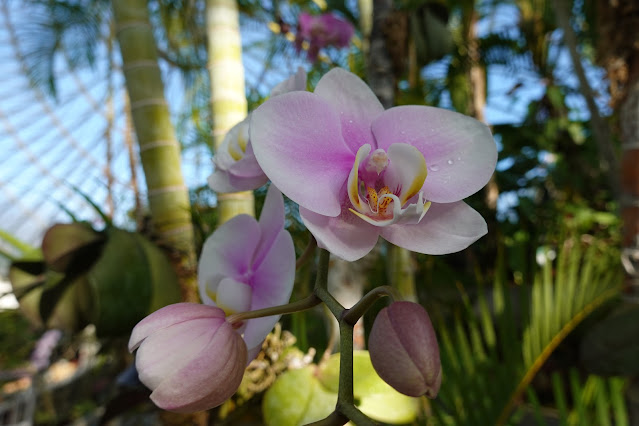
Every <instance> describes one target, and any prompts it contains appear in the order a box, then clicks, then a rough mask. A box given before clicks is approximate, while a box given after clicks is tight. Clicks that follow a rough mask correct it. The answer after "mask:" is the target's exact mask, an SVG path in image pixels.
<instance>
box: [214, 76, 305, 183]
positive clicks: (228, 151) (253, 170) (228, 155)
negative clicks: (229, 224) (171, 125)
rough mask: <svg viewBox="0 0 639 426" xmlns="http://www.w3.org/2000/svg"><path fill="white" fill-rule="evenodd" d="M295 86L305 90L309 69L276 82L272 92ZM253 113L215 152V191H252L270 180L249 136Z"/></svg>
mask: <svg viewBox="0 0 639 426" xmlns="http://www.w3.org/2000/svg"><path fill="white" fill-rule="evenodd" d="M294 90H306V72H305V71H304V69H303V68H301V67H300V68H299V69H298V70H297V72H296V73H295V75H293V76H291V77H290V78H288V79H287V80H285V81H283V82H281V83H280V84H278V85H277V86H275V87H274V88H273V90H272V91H271V96H277V95H280V94H282V93H287V92H291V91H294ZM250 117H251V116H250V115H249V116H248V117H246V118H245V119H244V120H242V121H240V122H239V123H237V124H236V125H235V126H233V127H232V128H231V130H229V132H228V133H227V134H226V136H225V137H224V140H223V141H222V145H221V146H220V148H219V149H218V150H217V152H216V153H215V157H214V158H213V162H214V163H215V171H214V172H213V174H212V175H211V176H209V178H208V184H209V186H210V187H211V188H212V189H213V190H214V191H217V192H237V191H251V190H253V189H256V188H259V187H260V186H262V185H264V184H265V183H266V182H268V178H267V177H266V175H265V174H264V172H263V171H262V169H261V168H260V165H259V164H258V163H257V160H255V154H254V153H253V148H252V146H251V141H250V140H249V121H250Z"/></svg>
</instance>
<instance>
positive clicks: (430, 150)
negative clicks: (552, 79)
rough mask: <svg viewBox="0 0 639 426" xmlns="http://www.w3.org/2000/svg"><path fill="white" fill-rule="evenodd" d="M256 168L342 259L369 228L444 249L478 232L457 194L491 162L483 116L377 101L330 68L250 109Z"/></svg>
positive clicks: (493, 154) (358, 248) (362, 248)
mask: <svg viewBox="0 0 639 426" xmlns="http://www.w3.org/2000/svg"><path fill="white" fill-rule="evenodd" d="M250 138H251V141H252V142H253V149H254V151H255V157H256V159H257V161H258V162H259V164H260V166H261V167H262V170H264V172H265V173H266V175H267V176H268V177H269V178H270V179H271V181H272V182H273V183H274V184H275V185H277V187H278V188H279V189H280V190H281V191H282V192H283V193H284V194H286V196H288V197H289V198H291V199H292V200H293V201H295V202H297V203H298V204H299V205H300V215H301V217H302V219H303V221H304V223H305V224H306V226H307V227H308V229H309V230H310V231H311V232H312V233H313V235H314V236H315V238H316V239H317V242H318V244H319V246H320V247H322V248H325V249H327V250H329V251H330V252H332V253H333V254H335V255H337V256H339V257H341V258H343V259H346V260H350V261H352V260H356V259H359V258H361V257H363V256H364V255H366V254H367V253H368V252H369V251H370V250H371V249H372V248H373V247H374V246H375V244H376V242H377V239H378V236H380V235H381V236H382V237H383V238H384V239H386V240H387V241H390V242H391V243H393V244H395V245H398V246H400V247H404V248H407V249H409V250H412V251H416V252H419V253H426V254H445V253H453V252H456V251H459V250H462V249H464V248H466V247H467V246H468V245H470V244H471V243H473V242H474V241H476V240H477V239H479V238H480V237H481V236H483V235H484V234H486V232H487V227H486V222H485V221H484V219H483V218H482V217H481V215H479V213H477V212H476V211H475V210H473V209H472V208H471V207H469V206H468V205H467V204H466V203H464V202H463V201H461V200H462V199H464V198H466V197H468V196H470V195H471V194H474V193H475V192H477V191H478V190H479V189H481V188H482V187H483V186H484V185H485V184H486V182H488V179H489V178H490V176H491V175H492V173H493V171H494V169H495V165H496V162H497V150H496V146H495V142H494V140H493V137H492V135H491V133H490V130H489V129H488V127H487V126H485V125H484V124H482V123H480V122H479V121H477V120H474V119H472V118H470V117H467V116H464V115H461V114H458V113H456V112H452V111H448V110H444V109H440V108H433V107H426V106H399V107H395V108H390V109H388V110H386V111H385V110H384V108H383V107H382V105H381V104H380V102H379V101H378V99H377V97H376V96H375V95H374V93H373V92H372V91H371V90H370V89H369V88H368V86H367V85H366V84H365V83H364V82H363V81H362V80H360V79H359V78H358V77H357V76H355V75H354V74H351V73H349V72H347V71H345V70H342V69H333V70H331V71H330V72H328V73H327V74H326V75H324V76H323V77H322V79H321V80H320V81H319V82H318V84H317V87H316V88H315V92H314V93H309V92H291V93H286V94H283V95H280V96H278V97H275V98H272V99H270V100H268V101H266V102H265V103H264V104H262V105H261V106H260V107H259V108H257V109H256V110H255V111H254V112H253V114H252V117H251V126H250Z"/></svg>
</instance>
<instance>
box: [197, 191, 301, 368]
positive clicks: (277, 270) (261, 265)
mask: <svg viewBox="0 0 639 426" xmlns="http://www.w3.org/2000/svg"><path fill="white" fill-rule="evenodd" d="M294 280H295V247H294V246H293V239H292V238H291V235H290V234H289V233H288V232H287V231H285V230H284V199H283V198H282V194H281V193H280V192H279V191H278V189H277V188H276V187H275V185H271V186H270V187H269V189H268V193H267V194H266V200H265V201H264V207H263V208H262V213H261V215H260V220H259V222H258V221H257V220H255V218H253V217H251V216H248V215H239V216H235V217H234V218H233V219H231V220H229V221H228V222H226V223H224V224H223V225H222V226H220V227H219V228H218V229H217V230H216V231H215V232H214V233H213V234H212V235H211V236H210V237H209V238H207V240H206V241H205V242H204V247H202V254H201V255H200V262H199V265H198V282H199V290H200V298H201V299H202V301H203V302H204V303H205V304H207V305H215V306H218V307H220V308H222V309H223V310H224V311H225V312H226V314H227V315H230V314H233V313H237V312H245V311H254V310H257V309H262V308H269V307H272V306H277V305H282V304H285V303H288V301H289V298H290V297H291V291H292V290H293V281H294ZM278 319H279V315H276V316H270V317H265V318H255V319H250V320H248V321H246V322H245V323H244V324H243V325H242V327H241V328H238V330H237V331H238V332H239V333H241V334H242V336H243V338H244V341H245V342H246V345H247V347H248V360H249V361H251V360H253V358H255V356H256V355H257V354H258V352H259V351H260V348H261V347H262V341H263V340H264V338H265V337H266V335H267V334H268V333H269V332H270V331H271V329H272V328H273V326H274V325H275V323H276V322H277V320H278Z"/></svg>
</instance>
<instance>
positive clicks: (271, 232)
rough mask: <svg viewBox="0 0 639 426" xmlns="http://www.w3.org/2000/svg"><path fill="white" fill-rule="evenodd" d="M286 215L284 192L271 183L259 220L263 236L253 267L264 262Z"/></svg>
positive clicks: (282, 227) (282, 226)
mask: <svg viewBox="0 0 639 426" xmlns="http://www.w3.org/2000/svg"><path fill="white" fill-rule="evenodd" d="M285 215H286V212H285V210H284V197H282V193H281V192H280V191H279V190H278V189H277V187H276V186H275V185H271V186H270V187H269V188H268V192H267V193H266V199H265V200H264V206H263V207H262V211H261V213H260V220H259V222H258V223H259V225H260V230H261V232H262V237H261V239H260V243H259V245H258V247H257V250H256V251H255V257H254V258H253V269H255V268H258V267H259V266H260V265H261V264H262V261H263V260H264V256H266V254H267V253H268V251H269V250H270V249H271V246H272V245H273V241H275V238H276V237H277V236H278V235H279V234H280V233H281V232H282V230H283V229H284V217H285ZM293 256H295V254H293Z"/></svg>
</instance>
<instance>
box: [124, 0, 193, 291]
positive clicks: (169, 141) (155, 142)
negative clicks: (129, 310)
mask: <svg viewBox="0 0 639 426" xmlns="http://www.w3.org/2000/svg"><path fill="white" fill-rule="evenodd" d="M113 16H114V20H115V24H116V35H117V39H118V43H119V45H120V51H121V54H122V64H123V66H122V68H123V70H124V77H125V80H126V87H127V92H128V94H129V100H130V109H131V116H132V118H133V125H134V127H135V133H136V135H137V139H138V145H139V152H140V158H141V161H142V168H143V170H144V176H145V179H146V186H147V190H148V202H149V209H150V212H151V220H152V224H153V231H154V234H155V236H156V237H157V238H158V240H159V242H160V245H162V246H163V247H164V248H165V249H166V250H167V252H168V253H169V255H170V258H171V260H172V262H173V263H174V267H175V269H176V271H177V272H178V276H179V277H180V284H181V287H182V298H183V300H185V301H190V302H195V301H197V300H198V295H197V283H196V277H195V247H194V240H193V226H192V223H191V211H190V202H189V195H188V190H187V188H186V186H185V184H184V179H183V176H182V170H181V166H180V145H179V144H178V142H177V140H176V137H175V131H174V129H173V125H172V124H171V117H170V114H169V108H168V106H167V103H166V99H165V97H164V84H163V82H162V76H161V73H160V68H159V66H158V56H157V48H156V44H155V40H154V38H153V32H152V28H151V23H150V20H149V12H148V9H147V2H146V0H114V1H113Z"/></svg>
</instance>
